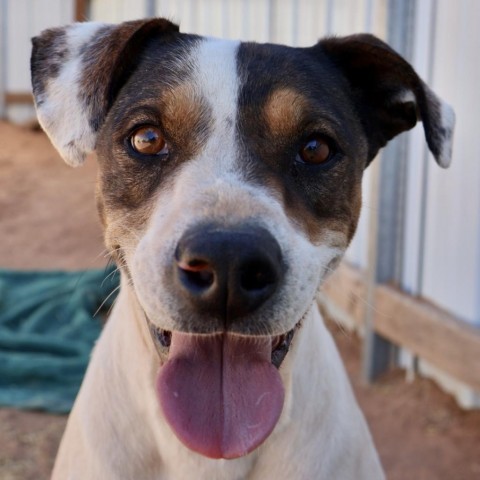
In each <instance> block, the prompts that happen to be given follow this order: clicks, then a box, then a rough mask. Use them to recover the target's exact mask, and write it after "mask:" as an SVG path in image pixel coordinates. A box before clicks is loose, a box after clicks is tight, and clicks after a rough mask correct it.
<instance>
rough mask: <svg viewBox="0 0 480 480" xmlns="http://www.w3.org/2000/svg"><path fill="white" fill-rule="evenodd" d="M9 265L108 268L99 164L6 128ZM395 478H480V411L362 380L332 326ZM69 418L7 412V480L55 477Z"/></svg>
mask: <svg viewBox="0 0 480 480" xmlns="http://www.w3.org/2000/svg"><path fill="white" fill-rule="evenodd" d="M0 146H1V148H0V232H1V237H0V238H1V240H0V266H1V267H8V268H21V269H29V268H42V269H54V268H65V269H74V268H91V267H98V266H101V265H103V264H104V263H105V259H104V258H103V255H102V252H103V245H102V241H101V231H100V227H99V224H98V222H97V217H96V212H95V203H94V198H93V192H94V183H95V173H96V167H95V162H94V161H93V160H92V159H90V161H87V164H86V166H85V167H83V168H81V169H71V168H68V167H66V166H65V165H64V164H63V163H62V162H61V161H60V160H59V158H58V155H57V154H56V153H55V152H54V150H53V148H52V147H51V146H50V144H49V142H48V139H47V138H46V137H45V136H44V135H43V134H42V133H39V132H34V131H30V130H25V129H20V128H16V127H12V126H10V125H7V124H5V123H1V122H0ZM331 328H332V331H333V333H334V336H335V338H336V340H337V344H338V346H339V348H340V351H341V354H342V356H343V358H344V361H345V364H346V366H347V370H348V372H349V375H350V378H351V380H352V382H353V386H354V389H355V391H356V394H357V398H358V400H359V403H360V405H361V407H362V409H363V411H364V412H365V414H366V416H367V420H368V422H369V424H370V427H371V430H372V433H373V436H374V438H375V442H376V444H377V447H378V450H379V452H380V456H381V459H382V462H383V465H384V466H385V469H386V471H387V474H388V478H389V479H390V480H405V479H415V480H474V479H480V412H465V411H462V410H461V409H459V408H458V407H457V406H456V404H455V403H454V401H453V400H452V398H451V397H449V396H448V395H446V394H444V393H443V392H441V391H440V390H439V389H438V388H437V386H436V385H435V384H434V383H433V382H431V381H429V380H425V379H416V380H415V381H413V382H411V383H406V382H405V380H404V374H403V372H402V371H400V370H395V371H392V372H390V373H389V374H387V375H386V376H385V377H383V378H382V379H381V380H380V381H379V382H377V383H376V384H375V385H374V386H370V387H367V386H364V385H362V384H361V382H360V381H359V377H360V374H359V369H360V362H359V359H360V353H361V352H360V349H361V344H360V342H359V340H358V339H357V338H356V337H355V336H354V335H351V334H348V333H345V332H344V331H343V330H341V329H340V328H339V327H337V326H335V325H332V326H331ZM64 425H65V417H63V416H56V415H49V414H44V413H38V412H20V411H17V410H14V409H8V408H3V409H0V479H1V480H30V479H31V480H41V479H44V478H48V472H49V471H50V469H51V466H52V462H53V458H54V455H55V451H56V449H57V445H58V442H59V439H60V436H61V434H62V431H63V428H64Z"/></svg>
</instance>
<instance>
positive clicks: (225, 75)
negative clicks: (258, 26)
mask: <svg viewBox="0 0 480 480" xmlns="http://www.w3.org/2000/svg"><path fill="white" fill-rule="evenodd" d="M239 45H240V42H238V41H231V40H220V39H215V38H206V39H205V40H204V41H202V42H200V43H199V44H198V46H197V48H196V50H195V51H194V52H192V57H193V58H194V59H195V62H194V64H195V67H194V68H195V73H194V77H195V78H194V80H193V81H194V82H195V84H196V85H195V86H196V88H198V89H199V91H200V93H201V95H202V97H203V98H205V99H206V101H207V103H208V104H209V107H210V109H211V115H212V123H213V124H212V130H211V132H210V136H209V140H208V144H207V145H206V148H205V150H204V152H202V153H203V154H204V155H214V156H217V155H220V154H221V155H222V161H223V162H225V161H228V160H229V159H230V160H233V159H234V155H232V154H233V153H234V150H233V149H234V143H235V123H236V118H237V102H238V100H237V99H238V91H239V84H240V81H239V78H238V74H237V51H238V47H239ZM217 160H218V157H217Z"/></svg>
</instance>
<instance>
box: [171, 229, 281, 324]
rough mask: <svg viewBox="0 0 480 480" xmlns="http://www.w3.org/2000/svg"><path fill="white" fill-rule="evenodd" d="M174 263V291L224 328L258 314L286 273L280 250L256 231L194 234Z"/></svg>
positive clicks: (182, 245) (181, 245)
mask: <svg viewBox="0 0 480 480" xmlns="http://www.w3.org/2000/svg"><path fill="white" fill-rule="evenodd" d="M175 262H176V268H175V270H176V278H175V282H176V287H177V289H178V291H179V293H180V294H181V295H182V296H183V297H184V298H185V299H186V300H187V302H188V304H189V305H190V308H192V309H194V310H195V311H196V312H198V313H201V314H204V315H209V316H213V317H214V318H217V319H223V320H224V321H225V322H226V323H230V322H232V321H234V320H235V319H236V318H239V317H243V316H245V315H248V314H249V313H251V312H253V311H254V310H256V309H257V308H259V307H260V305H262V304H263V303H264V302H265V301H266V300H267V299H268V298H270V297H271V296H272V295H273V293H274V292H275V291H276V289H277V287H278V285H279V284H280V282H281V280H282V278H283V273H284V267H283V264H282V253H281V250H280V246H279V245H278V243H277V241H276V240H275V239H274V238H273V236H272V235H271V234H270V233H269V232H268V231H267V230H265V229H263V228H261V227H256V226H255V227H254V226H245V227H241V228H239V227H237V228H231V229H230V228H226V227H216V226H202V227H197V228H195V229H193V230H190V231H188V232H187V233H186V234H185V235H184V236H183V237H182V239H181V240H180V242H179V243H178V246H177V249H176V252H175Z"/></svg>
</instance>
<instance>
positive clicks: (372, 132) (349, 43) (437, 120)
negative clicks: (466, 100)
mask: <svg viewBox="0 0 480 480" xmlns="http://www.w3.org/2000/svg"><path fill="white" fill-rule="evenodd" d="M309 50H310V53H313V54H314V55H315V56H319V55H321V56H323V55H327V57H328V58H329V59H330V60H331V61H332V62H333V64H334V65H335V66H336V67H337V68H339V69H340V70H341V71H342V72H343V74H344V75H345V76H346V78H347V80H348V82H349V84H350V87H351V91H352V95H353V97H354V102H355V105H356V107H357V109H358V113H359V115H360V118H361V120H362V122H363V126H364V129H365V133H366V135H367V138H368V141H369V155H368V162H370V161H371V160H372V159H373V157H374V156H375V155H376V154H377V152H378V150H379V149H380V148H382V147H383V146H384V145H385V144H386V143H387V142H388V141H389V140H391V139H392V138H393V137H395V136H396V135H398V134H399V133H401V132H403V131H405V130H410V129H411V128H413V127H414V126H415V124H416V123H417V120H421V121H422V122H423V128H424V130H425V137H426V139H427V143H428V146H429V148H430V151H431V152H432V153H433V155H434V157H435V159H436V161H437V163H438V164H439V165H440V166H441V167H444V168H447V167H448V166H449V165H450V161H451V156H452V139H453V138H452V137H453V128H454V126H455V114H454V112H453V110H452V108H451V107H450V106H448V105H447V104H446V103H444V102H442V101H441V100H440V99H439V98H438V97H437V96H436V95H435V94H434V93H433V92H432V91H431V90H430V88H428V86H427V85H426V84H425V83H424V82H423V81H422V80H421V79H420V78H419V76H418V75H417V74H416V73H415V71H414V70H413V68H412V66H411V65H410V64H409V63H408V62H407V61H405V60H404V59H403V58H402V57H401V56H400V55H399V54H397V53H396V52H395V51H394V50H392V49H391V48H390V47H389V46H388V45H387V44H386V43H384V42H382V41H381V40H379V39H378V38H376V37H374V36H373V35H369V34H358V35H351V36H348V37H343V38H335V37H332V38H327V39H325V40H323V41H320V42H319V43H318V44H317V45H315V46H314V47H311V48H310V49H309Z"/></svg>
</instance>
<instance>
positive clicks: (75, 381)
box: [0, 268, 118, 413]
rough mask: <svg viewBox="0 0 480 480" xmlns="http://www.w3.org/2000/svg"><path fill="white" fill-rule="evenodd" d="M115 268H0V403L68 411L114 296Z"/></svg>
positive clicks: (18, 406) (52, 410)
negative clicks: (46, 269)
mask: <svg viewBox="0 0 480 480" xmlns="http://www.w3.org/2000/svg"><path fill="white" fill-rule="evenodd" d="M114 271H115V270H114V269H113V268H108V269H101V270H88V271H78V272H63V271H35V272H31V271H30V272H28V271H25V272H24V271H9V270H2V269H0V405H2V406H11V407H16V408H24V409H39V410H46V411H49V412H57V413H66V412H69V411H70V409H71V407H72V404H73V401H74V399H75V396H76V395H77V392H78V389H79V387H80V383H81V381H82V378H83V375H84V373H85V369H86V367H87V364H88V360H89V357H90V352H91V349H92V347H93V345H94V343H95V341H96V339H97V338H98V335H99V334H100V331H101V328H102V323H103V319H104V317H103V315H102V314H101V311H103V312H104V311H105V310H108V309H109V308H110V307H111V306H112V304H113V301H114V299H115V294H116V287H117V285H118V274H116V273H114ZM112 292H114V293H112ZM109 295H110V296H109Z"/></svg>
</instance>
